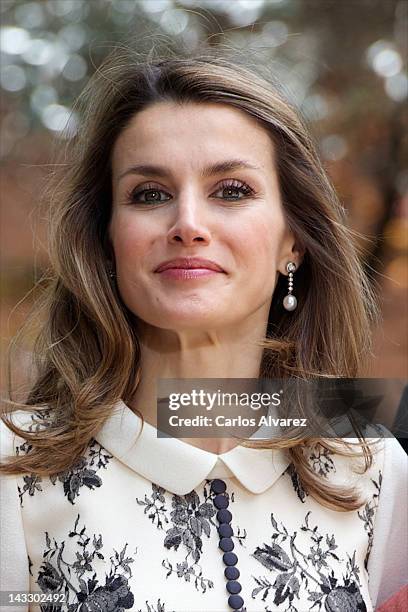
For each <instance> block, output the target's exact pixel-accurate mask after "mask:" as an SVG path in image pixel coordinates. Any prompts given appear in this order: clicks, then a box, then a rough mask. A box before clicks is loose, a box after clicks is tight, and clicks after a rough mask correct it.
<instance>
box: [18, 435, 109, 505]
mask: <svg viewBox="0 0 408 612" xmlns="http://www.w3.org/2000/svg"><path fill="white" fill-rule="evenodd" d="M31 448H32V446H31V445H30V444H28V443H27V442H24V443H23V444H21V445H20V446H19V447H18V448H17V454H19V453H20V452H25V453H28V452H30V449H31ZM110 459H112V455H110V454H109V453H108V452H107V451H106V450H105V449H104V448H103V447H102V446H101V445H100V444H99V442H97V441H96V440H92V441H91V442H90V444H89V446H88V449H87V456H86V457H79V459H78V460H77V462H76V463H75V464H74V465H73V466H72V467H71V468H70V469H69V470H66V471H64V472H61V473H59V474H56V475H53V476H50V477H49V479H50V481H51V482H52V484H53V485H55V484H56V483H57V482H61V483H62V485H63V490H64V495H65V496H66V497H67V499H68V501H70V502H71V504H74V500H75V498H76V497H77V496H78V495H79V493H80V489H81V487H83V486H85V487H87V488H88V489H90V490H93V489H94V488H95V487H100V486H101V485H102V479H101V478H100V476H98V475H97V473H96V471H97V470H99V469H100V468H104V469H106V466H107V465H108V463H109V460H110ZM95 468H96V469H95ZM23 482H24V485H23V486H22V487H20V486H19V487H18V494H19V497H20V504H21V506H22V505H23V496H24V495H25V494H26V493H28V494H29V495H30V496H31V497H32V496H33V495H34V494H35V492H36V491H42V490H43V489H42V486H41V484H40V483H41V482H42V478H41V477H40V476H37V475H35V474H27V475H25V476H24V477H23Z"/></svg>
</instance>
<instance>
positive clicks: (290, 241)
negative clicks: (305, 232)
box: [278, 229, 305, 276]
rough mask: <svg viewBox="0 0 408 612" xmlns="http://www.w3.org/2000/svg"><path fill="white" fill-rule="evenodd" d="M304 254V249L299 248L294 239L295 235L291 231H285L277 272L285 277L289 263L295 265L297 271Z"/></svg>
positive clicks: (297, 241) (297, 242)
mask: <svg viewBox="0 0 408 612" xmlns="http://www.w3.org/2000/svg"><path fill="white" fill-rule="evenodd" d="M304 254H305V249H304V248H303V247H301V246H300V243H299V240H297V239H296V238H295V235H294V233H293V232H292V231H291V230H289V229H287V230H286V235H285V237H284V239H283V241H282V247H281V250H280V256H279V260H278V272H280V273H281V274H283V275H284V276H287V275H288V271H287V269H286V266H287V264H288V263H289V262H290V261H292V262H293V263H294V264H295V265H296V270H298V269H299V266H300V265H301V263H302V261H303V257H304Z"/></svg>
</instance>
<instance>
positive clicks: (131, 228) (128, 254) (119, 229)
mask: <svg viewBox="0 0 408 612" xmlns="http://www.w3.org/2000/svg"><path fill="white" fill-rule="evenodd" d="M110 237H111V241H112V245H113V249H114V253H115V261H116V269H117V271H118V273H119V275H120V276H121V275H123V274H126V270H128V269H129V268H130V269H132V270H133V271H134V270H135V269H137V268H139V267H140V265H141V263H142V261H143V255H144V254H146V252H147V250H148V245H149V244H150V243H151V241H152V240H153V236H151V234H150V232H149V227H148V226H146V227H145V224H143V223H140V222H139V221H138V222H137V223H135V222H134V221H132V219H129V218H128V217H119V216H118V217H116V218H114V219H113V221H112V223H111V227H110Z"/></svg>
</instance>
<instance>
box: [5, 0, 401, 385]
mask: <svg viewBox="0 0 408 612" xmlns="http://www.w3.org/2000/svg"><path fill="white" fill-rule="evenodd" d="M407 15H408V2H407V1H405V0H343V1H342V2H338V1H337V0H333V1H332V0H206V1H205V0H204V1H202V0H201V1H199V0H31V1H25V0H0V18H1V29H0V49H1V74H0V87H1V101H0V124H1V138H0V157H1V174H0V179H1V180H0V190H1V191H0V193H1V228H0V231H1V236H0V237H1V295H2V301H1V309H0V324H1V339H0V342H1V344H0V349H1V360H2V362H1V364H0V365H1V369H2V372H4V361H5V352H6V347H7V345H8V343H9V340H10V338H11V337H12V336H13V334H14V333H15V332H16V330H17V329H18V327H19V326H20V325H21V323H22V322H23V321H24V319H25V317H26V315H27V312H28V309H29V307H30V303H31V302H32V301H33V300H34V299H35V291H30V290H32V288H33V285H34V283H35V281H36V280H37V279H39V278H40V276H41V274H42V272H43V271H44V270H45V269H46V266H47V253H46V233H45V228H44V221H43V219H42V215H41V213H40V211H39V207H38V202H39V197H40V195H41V193H42V190H43V189H44V186H45V184H46V181H47V173H48V171H49V169H50V164H51V163H52V161H53V157H52V155H53V152H54V151H55V149H58V148H59V147H62V146H64V144H65V141H66V139H67V138H70V137H72V136H73V135H74V134H75V133H76V131H77V130H78V129H80V125H81V117H79V116H78V115H77V113H76V111H75V110H74V109H73V103H74V100H75V97H76V96H77V95H78V94H79V93H80V91H81V90H82V88H83V87H84V85H85V84H86V82H87V80H88V79H89V77H90V76H91V75H92V73H93V72H94V71H95V70H96V69H97V67H98V65H99V64H100V62H101V61H102V60H103V58H104V57H105V56H106V55H107V54H108V52H109V51H110V50H111V48H112V46H114V45H115V43H117V42H121V41H123V40H125V39H126V38H127V37H129V35H131V36H132V37H133V38H134V40H138V39H139V38H140V46H141V51H143V50H148V47H149V44H152V43H151V41H152V40H153V39H152V36H157V35H162V36H163V37H164V40H165V41H166V44H167V45H168V46H171V47H172V48H176V49H177V47H178V46H179V45H182V47H183V48H184V49H186V50H192V51H193V50H194V49H195V48H196V47H197V45H200V47H201V48H202V45H203V42H205V44H206V45H208V46H217V45H220V46H221V47H224V46H228V47H233V48H234V49H236V50H238V52H239V53H242V54H249V55H250V58H251V61H252V62H254V61H255V62H258V61H259V62H261V63H262V64H263V65H266V66H268V69H270V71H271V73H273V74H274V75H275V76H276V77H277V78H278V79H279V80H280V81H281V83H282V84H283V86H284V88H285V91H286V92H287V95H288V97H289V98H291V99H292V101H294V102H295V103H296V105H297V106H298V107H299V108H300V110H301V111H302V113H303V116H304V117H305V118H306V120H307V121H308V123H309V125H310V129H311V131H312V133H313V135H314V137H315V139H316V141H317V143H318V146H319V149H320V153H321V156H322V159H323V161H324V164H325V166H326V168H327V170H328V172H329V174H330V175H331V177H332V180H333V181H334V184H335V186H336V188H337V190H338V193H339V195H340V198H341V200H342V202H343V203H344V204H345V206H346V207H347V209H348V211H349V223H350V225H351V227H352V228H354V229H355V230H357V231H358V232H361V233H362V234H363V235H364V236H366V237H367V238H369V239H370V240H369V241H367V240H362V241H361V246H362V247H363V248H364V249H365V256H364V258H365V263H366V266H367V269H368V270H369V272H370V276H371V278H372V279H373V280H374V284H375V287H376V289H377V292H378V296H379V299H380V303H381V308H382V314H383V322H382V324H381V326H380V327H379V328H378V329H376V330H374V332H375V355H374V356H373V358H372V359H371V360H370V362H369V363H366V364H363V365H364V369H365V372H366V375H367V376H373V377H386V378H405V377H406V376H407V374H408V367H407V366H408V351H407V344H408V313H407V303H408V300H407V292H408V254H407V247H408V195H407V191H408V171H407V167H406V166H405V168H404V160H405V161H406V160H407V159H408V155H407V152H408V144H407V133H408V132H407V124H408V112H407V106H408V105H407V96H408V76H407V69H406V64H404V61H405V58H406V57H407V49H408V17H407ZM142 47H143V48H142ZM27 292H30V293H29V294H28V295H27ZM24 296H25V299H24V300H23V298H24ZM23 365H24V364H22V367H21V369H24V367H23ZM17 370H18V368H17Z"/></svg>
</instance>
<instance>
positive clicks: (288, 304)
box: [283, 261, 297, 312]
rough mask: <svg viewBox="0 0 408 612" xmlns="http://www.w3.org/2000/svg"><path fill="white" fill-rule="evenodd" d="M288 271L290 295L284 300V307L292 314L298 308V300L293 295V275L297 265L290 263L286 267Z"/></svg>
mask: <svg viewBox="0 0 408 612" xmlns="http://www.w3.org/2000/svg"><path fill="white" fill-rule="evenodd" d="M286 270H287V272H288V278H289V282H288V295H287V296H286V297H285V298H284V299H283V307H284V308H285V309H286V310H289V311H290V312H291V311H292V310H295V308H296V306H297V299H296V298H295V296H294V295H292V291H293V273H294V271H295V270H296V264H295V263H293V261H289V263H288V264H287V265H286Z"/></svg>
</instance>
